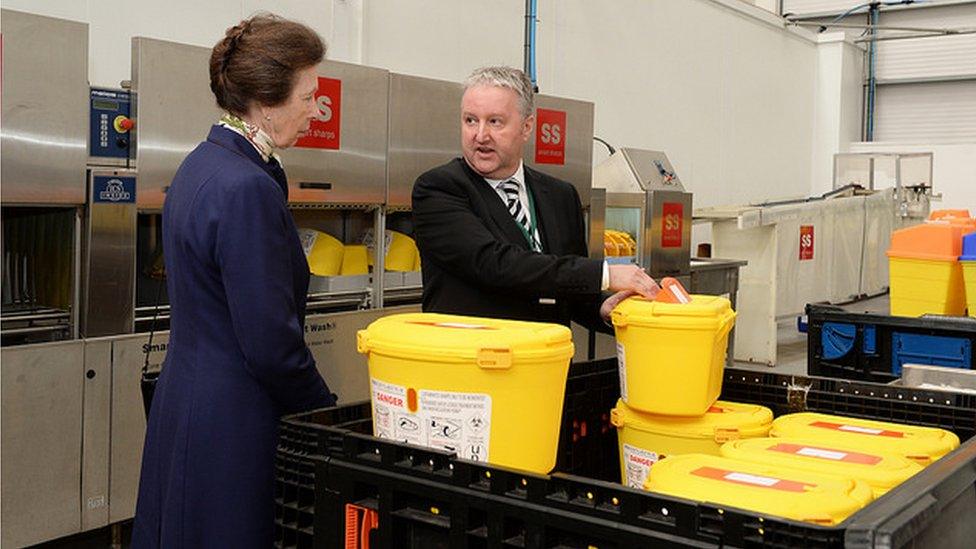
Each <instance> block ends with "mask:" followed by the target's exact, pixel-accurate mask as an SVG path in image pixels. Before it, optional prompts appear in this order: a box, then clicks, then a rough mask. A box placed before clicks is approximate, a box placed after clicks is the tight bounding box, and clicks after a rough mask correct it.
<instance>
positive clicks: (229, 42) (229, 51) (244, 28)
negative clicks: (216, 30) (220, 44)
mask: <svg viewBox="0 0 976 549" xmlns="http://www.w3.org/2000/svg"><path fill="white" fill-rule="evenodd" d="M249 30H251V20H250V19H245V20H244V21H241V22H240V23H238V24H236V25H234V26H233V27H231V28H229V29H227V34H226V35H225V36H224V44H225V47H224V55H223V56H222V58H221V64H220V71H221V72H224V71H226V70H227V65H228V64H230V59H231V57H232V56H233V55H234V53H235V52H236V51H237V47H238V44H239V43H240V40H241V38H242V37H243V36H244V34H246V33H247V32H248V31H249Z"/></svg>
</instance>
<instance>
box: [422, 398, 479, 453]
mask: <svg viewBox="0 0 976 549" xmlns="http://www.w3.org/2000/svg"><path fill="white" fill-rule="evenodd" d="M419 413H420V414H422V415H423V416H424V417H425V419H426V420H427V425H428V427H429V428H430V430H429V436H428V439H427V446H430V447H432V448H440V449H443V450H447V451H449V452H456V453H457V455H458V456H459V457H462V458H464V459H470V460H472V461H487V460H488V441H489V435H490V434H491V397H490V396H489V395H486V394H482V393H454V392H450V391H420V410H419Z"/></svg>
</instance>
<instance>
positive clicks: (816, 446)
mask: <svg viewBox="0 0 976 549" xmlns="http://www.w3.org/2000/svg"><path fill="white" fill-rule="evenodd" d="M877 446H878V445H876V444H871V445H867V447H866V446H865V445H857V444H849V443H848V444H845V443H839V442H833V441H829V442H828V441H823V440H811V439H802V438H752V439H745V440H733V441H729V442H726V443H725V444H723V445H722V451H721V454H722V456H724V457H727V458H732V459H739V460H743V461H752V462H756V463H763V464H766V465H771V466H775V467H790V468H793V469H803V470H805V471H813V472H815V473H824V474H832V475H841V476H850V477H853V478H857V479H861V480H863V481H864V482H866V483H868V485H870V486H871V490H872V491H873V492H874V497H880V496H881V495H882V494H884V493H885V492H887V491H888V490H891V489H892V488H894V487H895V486H898V485H899V484H901V483H902V482H904V481H905V480H907V479H908V478H909V477H911V476H912V475H914V474H915V473H917V472H919V471H921V470H922V466H921V465H919V464H918V463H916V462H914V461H912V460H910V459H908V458H906V457H904V456H901V455H898V454H894V453H891V452H886V451H882V449H881V448H878V447H877Z"/></svg>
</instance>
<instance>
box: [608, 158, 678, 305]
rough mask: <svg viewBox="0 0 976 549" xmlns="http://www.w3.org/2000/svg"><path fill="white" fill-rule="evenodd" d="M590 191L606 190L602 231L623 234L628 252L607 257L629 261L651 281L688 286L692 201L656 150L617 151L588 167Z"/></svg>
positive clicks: (669, 165)
mask: <svg viewBox="0 0 976 549" xmlns="http://www.w3.org/2000/svg"><path fill="white" fill-rule="evenodd" d="M593 186H594V187H596V188H600V189H605V190H606V204H607V206H606V207H607V212H606V228H607V229H612V230H616V231H620V232H622V233H625V234H626V235H628V236H629V237H630V238H631V239H632V241H633V242H635V243H636V246H631V252H633V253H632V254H631V253H630V252H624V253H622V254H621V255H617V256H614V257H608V258H607V260H608V261H610V262H632V263H636V264H638V265H640V266H642V267H643V268H645V269H646V270H647V272H648V274H650V275H651V276H652V277H654V278H661V277H665V276H671V277H675V278H678V279H679V280H681V281H682V283H684V284H685V286H688V287H690V284H691V278H690V275H691V262H690V260H691V216H692V209H691V208H692V197H691V193H690V192H686V191H685V189H684V186H683V185H682V184H681V179H680V178H679V177H678V174H677V173H676V172H675V170H674V168H673V167H672V166H671V162H669V161H668V157H667V155H665V154H664V153H663V152H659V151H648V150H643V149H631V148H622V149H619V150H617V151H616V152H615V153H613V154H612V155H610V158H608V159H606V160H604V161H603V162H601V163H600V164H599V165H597V166H596V167H595V168H593Z"/></svg>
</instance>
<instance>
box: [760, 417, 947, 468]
mask: <svg viewBox="0 0 976 549" xmlns="http://www.w3.org/2000/svg"><path fill="white" fill-rule="evenodd" d="M769 434H770V436H773V437H777V438H805V439H811V440H821V441H827V442H837V443H842V444H853V445H857V446H859V447H861V448H869V449H874V450H881V451H887V452H892V453H897V454H898V455H901V456H904V457H906V458H908V459H910V460H912V461H914V462H916V463H918V464H919V465H921V466H923V467H925V466H928V465H929V464H931V463H932V462H933V461H935V460H937V459H939V458H940V457H942V456H944V455H946V454H948V453H949V452H951V451H952V450H954V449H956V448H957V447H958V446H959V437H957V436H956V435H955V434H954V433H951V432H949V431H946V430H945V429H937V428H934V427H915V426H913V425H902V424H899V423H889V422H885V421H872V420H868V419H856V418H849V417H842V416H834V415H829V414H816V413H811V412H804V413H800V414H789V415H785V416H781V417H778V418H776V420H775V421H773V428H772V429H771V430H770V431H769Z"/></svg>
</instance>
